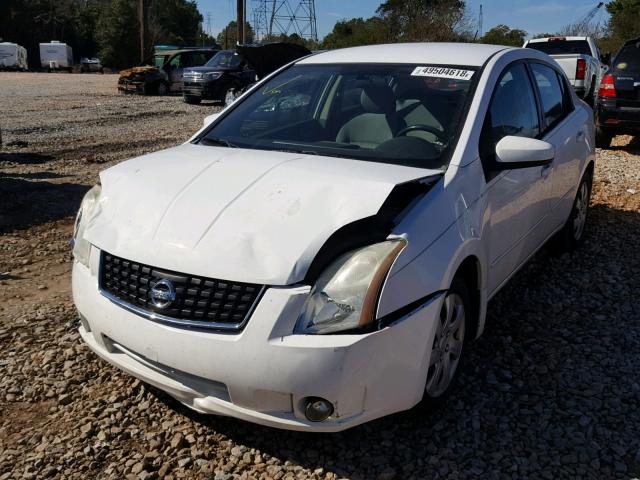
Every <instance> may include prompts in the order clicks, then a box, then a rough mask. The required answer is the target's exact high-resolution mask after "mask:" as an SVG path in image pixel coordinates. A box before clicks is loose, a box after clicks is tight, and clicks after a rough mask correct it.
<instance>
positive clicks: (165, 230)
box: [85, 144, 440, 285]
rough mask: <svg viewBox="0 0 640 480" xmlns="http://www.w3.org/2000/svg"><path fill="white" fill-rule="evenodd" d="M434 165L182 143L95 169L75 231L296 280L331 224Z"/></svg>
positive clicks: (228, 273)
mask: <svg viewBox="0 0 640 480" xmlns="http://www.w3.org/2000/svg"><path fill="white" fill-rule="evenodd" d="M439 174H440V172H438V171H434V170H426V169H419V168H411V167H403V166H396V165H390V164H382V163H372V162H364V161H357V160H348V159H340V158H332V157H320V156H313V155H304V154H300V155H299V154H292V153H285V152H275V151H257V150H246V149H229V148H221V147H211V146H202V145H192V144H184V145H181V146H179V147H176V148H172V149H169V150H164V151H161V152H157V153H153V154H150V155H145V156H142V157H139V158H136V159H133V160H130V161H128V162H124V163H121V164H119V165H117V166H115V167H112V168H110V169H108V170H105V171H103V172H102V173H101V175H100V179H101V183H102V194H101V197H100V201H99V204H98V205H99V207H98V209H97V213H96V214H95V215H94V216H93V217H92V218H91V219H90V220H89V221H88V225H87V228H86V230H85V238H86V239H87V240H88V241H89V242H91V243H92V244H94V245H96V246H97V247H98V248H100V249H103V250H105V251H108V252H110V253H113V254H115V255H117V256H120V257H123V258H127V259H131V260H135V261H137V262H140V263H143V264H146V265H152V266H157V267H161V268H164V269H168V270H173V271H177V272H182V273H190V274H193V275H200V276H204V277H210V278H219V279H225V280H235V281H242V282H250V283H260V284H268V285H290V284H293V283H296V282H299V281H301V280H302V279H304V277H305V273H306V272H307V269H308V267H309V265H310V264H311V262H312V261H313V259H314V257H315V255H316V253H318V251H319V250H320V248H321V247H322V246H323V244H324V243H325V241H327V239H328V238H329V237H330V236H331V235H332V233H334V232H335V231H336V230H337V229H339V228H340V227H342V226H344V225H346V224H349V223H351V222H354V221H356V220H359V219H362V218H365V217H370V216H372V215H375V214H376V213H377V212H378V211H379V210H380V208H381V206H382V205H383V203H384V202H385V200H386V199H387V197H388V196H389V194H390V192H391V191H392V190H393V189H394V187H395V186H396V185H398V184H401V183H405V182H409V181H411V180H415V179H418V178H423V177H428V176H433V175H439Z"/></svg>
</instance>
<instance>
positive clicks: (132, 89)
mask: <svg viewBox="0 0 640 480" xmlns="http://www.w3.org/2000/svg"><path fill="white" fill-rule="evenodd" d="M118 91H120V92H124V93H144V82H138V81H135V82H134V81H129V80H120V81H119V82H118Z"/></svg>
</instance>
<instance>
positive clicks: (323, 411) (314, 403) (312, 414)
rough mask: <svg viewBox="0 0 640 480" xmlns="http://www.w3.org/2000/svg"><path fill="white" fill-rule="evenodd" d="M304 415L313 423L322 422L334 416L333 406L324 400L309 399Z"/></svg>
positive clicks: (317, 398) (318, 398)
mask: <svg viewBox="0 0 640 480" xmlns="http://www.w3.org/2000/svg"><path fill="white" fill-rule="evenodd" d="M304 414H305V416H306V417H307V419H309V420H311V421H312V422H322V421H324V420H326V419H327V418H329V417H330V416H331V414H333V405H332V404H331V402H330V401H328V400H325V399H324V398H320V397H309V398H307V401H306V405H305V407H304Z"/></svg>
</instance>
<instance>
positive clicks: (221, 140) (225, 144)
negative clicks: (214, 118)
mask: <svg viewBox="0 0 640 480" xmlns="http://www.w3.org/2000/svg"><path fill="white" fill-rule="evenodd" d="M200 141H201V142H202V143H203V144H205V145H222V146H223V147H227V148H239V147H238V146H237V145H235V144H233V143H231V142H230V141H229V140H226V139H224V138H216V137H213V138H211V137H204V138H203V139H202V140H200Z"/></svg>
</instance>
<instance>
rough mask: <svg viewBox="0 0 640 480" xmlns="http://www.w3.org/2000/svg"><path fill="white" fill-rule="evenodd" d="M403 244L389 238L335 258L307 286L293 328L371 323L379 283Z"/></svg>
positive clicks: (328, 329)
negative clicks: (307, 289)
mask: <svg viewBox="0 0 640 480" xmlns="http://www.w3.org/2000/svg"><path fill="white" fill-rule="evenodd" d="M406 244H407V242H406V240H403V239H398V240H389V241H385V242H381V243H376V244H374V245H369V246H367V247H363V248H359V249H357V250H353V251H351V252H349V253H346V254H344V255H342V256H341V257H340V258H338V259H337V260H336V261H335V262H333V263H332V264H331V265H330V266H329V267H328V268H327V269H326V270H325V271H324V272H323V273H322V275H320V277H319V278H318V280H317V281H316V284H315V285H314V287H313V288H312V289H311V292H310V293H309V298H308V299H307V301H306V302H305V304H304V307H303V309H302V313H301V314H300V318H298V323H297V324H296V329H295V332H296V333H307V334H309V333H315V334H323V333H333V332H339V331H344V330H352V329H356V328H362V327H366V326H369V325H370V324H372V322H373V321H374V320H375V311H376V305H377V303H378V297H379V295H380V290H381V289H382V284H383V283H384V281H385V279H386V278H387V273H389V270H390V269H391V266H392V265H393V262H394V261H395V259H396V258H397V257H398V255H399V254H400V252H401V251H402V249H403V248H404V247H405V245H406Z"/></svg>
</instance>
